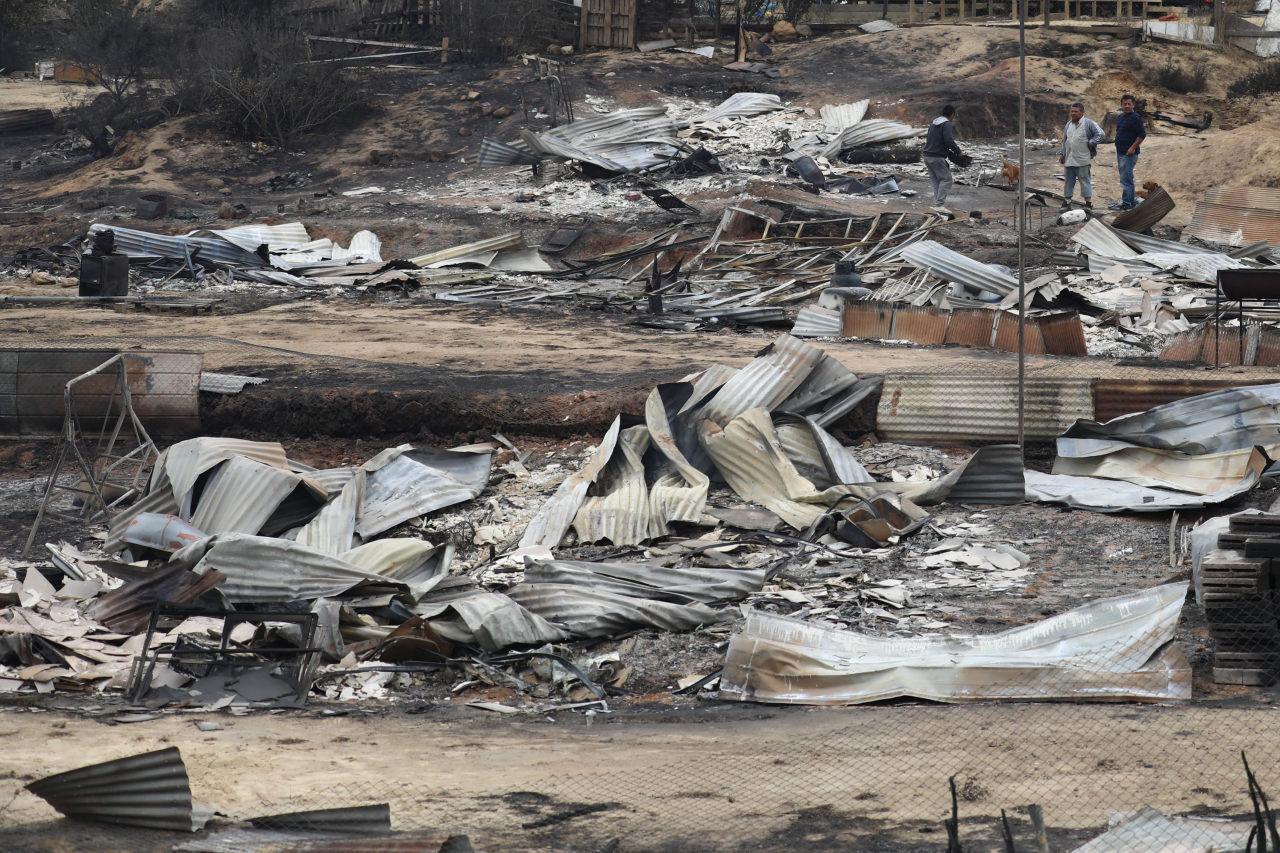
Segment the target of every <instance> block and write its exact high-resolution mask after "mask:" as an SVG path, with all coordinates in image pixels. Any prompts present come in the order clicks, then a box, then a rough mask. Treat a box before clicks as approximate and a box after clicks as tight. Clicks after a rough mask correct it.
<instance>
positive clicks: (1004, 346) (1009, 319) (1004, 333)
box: [995, 311, 1045, 355]
mask: <svg viewBox="0 0 1280 853" xmlns="http://www.w3.org/2000/svg"><path fill="white" fill-rule="evenodd" d="M996 313H997V314H998V316H997V317H996V336H995V348H996V349H998V350H1004V351H1005V352H1017V351H1018V315H1017V314H1012V313H1010V312H1008V311H998V312H996ZM1023 346H1025V347H1026V351H1027V352H1028V353H1029V354H1031V355H1044V353H1045V349H1044V338H1043V337H1041V335H1040V323H1039V322H1037V321H1036V320H1034V319H1030V318H1028V319H1027V322H1026V330H1025V334H1024V340H1023Z"/></svg>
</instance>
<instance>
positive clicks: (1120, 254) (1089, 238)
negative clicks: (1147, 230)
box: [1071, 219, 1141, 259]
mask: <svg viewBox="0 0 1280 853" xmlns="http://www.w3.org/2000/svg"><path fill="white" fill-rule="evenodd" d="M1071 242H1073V243H1079V244H1080V245H1081V246H1083V247H1084V249H1085V251H1087V252H1088V253H1089V254H1091V255H1098V256H1100V257H1103V258H1116V259H1121V258H1136V257H1138V255H1140V254H1141V252H1140V251H1135V250H1134V249H1132V248H1130V247H1129V244H1128V243H1127V242H1126V241H1125V240H1123V239H1121V237H1120V235H1119V234H1117V233H1116V230H1115V229H1114V228H1111V227H1109V226H1108V225H1107V224H1106V223H1104V222H1103V221H1102V220H1101V219H1090V220H1089V221H1087V222H1086V223H1085V224H1084V225H1082V226H1081V227H1080V230H1079V231H1077V232H1076V233H1074V234H1072V235H1071Z"/></svg>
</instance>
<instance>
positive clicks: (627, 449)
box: [573, 426, 649, 545]
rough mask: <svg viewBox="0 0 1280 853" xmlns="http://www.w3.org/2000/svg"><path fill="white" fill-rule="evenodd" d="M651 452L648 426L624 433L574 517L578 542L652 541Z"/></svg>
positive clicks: (624, 543) (622, 543) (618, 543)
mask: <svg viewBox="0 0 1280 853" xmlns="http://www.w3.org/2000/svg"><path fill="white" fill-rule="evenodd" d="M648 449H649V430H648V428H647V427H645V426H633V427H628V428H626V429H624V430H622V432H621V434H620V435H619V437H618V443H617V447H615V448H614V452H613V454H612V455H611V456H610V457H609V460H608V461H607V462H606V463H605V465H604V467H603V468H601V469H600V473H599V474H598V475H597V476H596V477H595V480H594V482H592V483H591V484H590V485H589V486H588V487H587V492H586V496H585V497H584V499H583V501H582V505H581V507H579V509H578V512H577V513H576V514H575V515H574V517H573V529H574V531H575V532H576V533H577V534H578V539H579V540H581V541H583V542H600V541H605V540H607V541H609V542H611V543H613V544H614V545H635V544H636V543H638V542H643V541H644V540H645V539H648V538H649V489H648V486H647V485H646V483H645V470H644V454H645V452H646V451H647V450H648Z"/></svg>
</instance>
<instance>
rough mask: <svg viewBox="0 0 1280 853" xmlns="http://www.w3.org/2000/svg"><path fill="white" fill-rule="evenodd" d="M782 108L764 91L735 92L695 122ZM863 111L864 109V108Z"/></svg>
mask: <svg viewBox="0 0 1280 853" xmlns="http://www.w3.org/2000/svg"><path fill="white" fill-rule="evenodd" d="M780 109H782V99H781V98H779V97H778V96H777V95H772V94H768V93H766V92H735V93H734V94H732V95H730V96H729V97H727V98H725V99H724V101H722V102H721V103H720V105H719V106H717V107H713V108H712V109H710V110H707V111H706V112H705V113H703V114H702V115H700V116H698V118H697V119H695V122H706V121H720V120H721V119H726V118H744V117H746V116H758V115H764V114H765V113H772V112H776V111H778V110H780ZM864 111H865V110H864Z"/></svg>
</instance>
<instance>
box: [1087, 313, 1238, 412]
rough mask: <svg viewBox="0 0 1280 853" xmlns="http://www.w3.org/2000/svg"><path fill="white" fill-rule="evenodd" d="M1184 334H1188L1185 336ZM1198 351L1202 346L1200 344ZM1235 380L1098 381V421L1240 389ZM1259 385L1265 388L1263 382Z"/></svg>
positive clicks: (1095, 385) (1095, 390) (1095, 406)
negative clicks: (1199, 396)
mask: <svg viewBox="0 0 1280 853" xmlns="http://www.w3.org/2000/svg"><path fill="white" fill-rule="evenodd" d="M1182 334H1186V333H1185V332H1184V333H1182ZM1196 347H1197V349H1198V348H1199V344H1198V343H1197V344H1196ZM1242 384H1253V383H1242V382H1240V381H1237V380H1234V379H1172V378H1170V379H1160V380H1143V379H1095V380H1094V383H1093V417H1094V420H1097V421H1100V422H1102V423H1106V422H1107V421H1110V420H1113V419H1115V418H1119V417H1122V416H1124V415H1131V414H1134V413H1136V412H1145V411H1146V410H1147V409H1153V408H1155V407H1156V406H1163V405H1164V404H1166V403H1172V402H1174V401H1175V400H1184V399H1186V398H1187V397H1195V396H1198V395H1200V394H1208V393H1209V392H1211V391H1221V390H1223V389H1224V388H1231V387H1236V386H1239V385H1242ZM1257 384H1262V383H1261V382H1259V383H1257Z"/></svg>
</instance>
